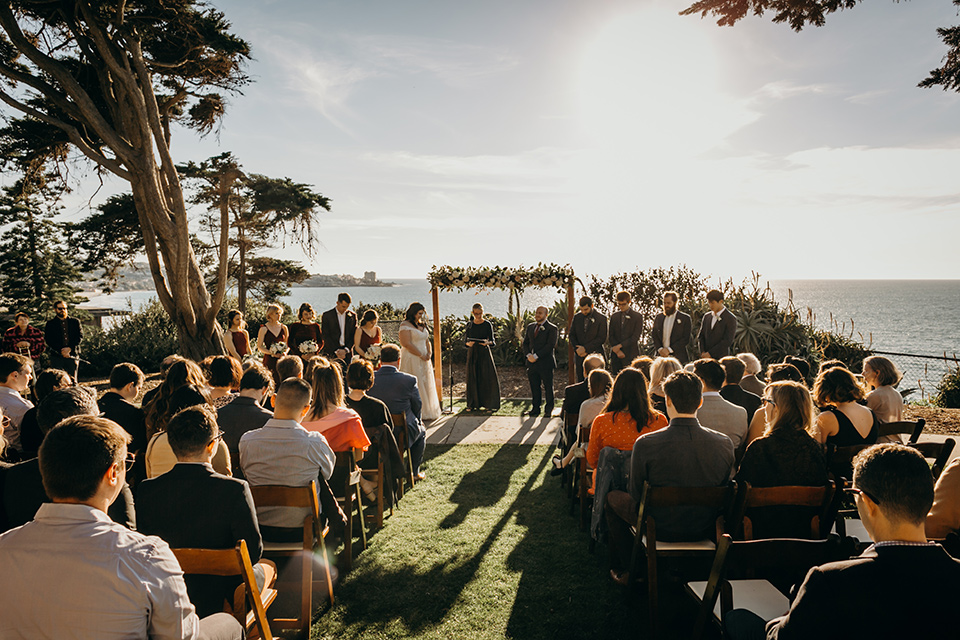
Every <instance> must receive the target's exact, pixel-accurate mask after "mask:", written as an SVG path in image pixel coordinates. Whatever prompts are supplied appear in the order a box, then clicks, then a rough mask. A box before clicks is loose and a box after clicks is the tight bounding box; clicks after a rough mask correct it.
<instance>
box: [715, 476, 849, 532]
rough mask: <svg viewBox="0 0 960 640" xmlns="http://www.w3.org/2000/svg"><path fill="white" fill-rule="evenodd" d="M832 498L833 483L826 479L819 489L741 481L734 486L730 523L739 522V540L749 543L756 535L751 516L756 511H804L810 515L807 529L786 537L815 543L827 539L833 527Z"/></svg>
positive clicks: (833, 511)
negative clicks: (735, 491)
mask: <svg viewBox="0 0 960 640" xmlns="http://www.w3.org/2000/svg"><path fill="white" fill-rule="evenodd" d="M835 497H837V496H836V483H834V481H833V480H828V481H827V484H826V485H824V486H820V487H802V486H782V487H754V486H751V485H750V483H749V482H745V483H742V484H740V486H739V487H738V491H737V501H736V507H735V508H734V510H733V516H732V517H731V519H730V523H731V525H734V524H735V523H739V531H742V536H741V537H742V539H743V540H753V539H755V538H756V536H755V535H754V532H753V519H752V518H751V516H752V515H755V514H757V511H756V509H766V508H771V507H773V508H777V507H788V508H789V507H794V508H796V509H803V508H807V509H809V510H810V512H811V514H812V515H811V516H810V521H809V524H808V526H807V527H806V528H805V529H804V530H798V531H796V532H795V535H791V536H789V537H791V538H803V539H810V540H819V539H823V538H826V537H827V535H828V533H829V531H830V527H832V526H833V524H834V519H835V514H836V509H837V508H838V507H839V502H838V501H837V500H835ZM781 511H782V510H781ZM784 537H786V536H784Z"/></svg>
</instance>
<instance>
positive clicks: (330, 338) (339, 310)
mask: <svg viewBox="0 0 960 640" xmlns="http://www.w3.org/2000/svg"><path fill="white" fill-rule="evenodd" d="M350 302H351V300H350V294H349V293H341V294H340V295H338V296H337V306H335V307H334V308H333V309H330V310H329V311H324V312H323V315H322V316H320V334H321V335H322V336H323V354H324V355H325V356H327V358H329V359H330V360H339V361H340V362H341V363H342V364H341V368H342V369H343V371H346V370H347V367H346V365H347V364H349V363H350V352H351V351H352V350H353V334H354V332H355V331H356V330H357V314H355V313H354V312H353V311H350Z"/></svg>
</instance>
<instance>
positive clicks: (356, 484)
mask: <svg viewBox="0 0 960 640" xmlns="http://www.w3.org/2000/svg"><path fill="white" fill-rule="evenodd" d="M335 455H336V463H335V464H334V466H333V475H332V476H330V488H331V489H333V494H334V495H335V496H336V498H337V502H339V503H340V508H341V509H343V513H344V514H345V515H346V516H347V527H346V529H345V532H346V533H345V535H344V536H343V555H344V557H343V568H344V569H346V570H347V571H349V570H350V568H351V567H352V566H353V525H354V523H356V522H359V523H360V548H361V549H366V548H367V529H366V523H365V521H364V517H363V495H362V494H363V491H362V490H361V489H360V468H359V467H358V466H357V450H356V449H351V450H350V451H339V452H337V453H336V454H335ZM354 511H356V513H357V517H356V518H354Z"/></svg>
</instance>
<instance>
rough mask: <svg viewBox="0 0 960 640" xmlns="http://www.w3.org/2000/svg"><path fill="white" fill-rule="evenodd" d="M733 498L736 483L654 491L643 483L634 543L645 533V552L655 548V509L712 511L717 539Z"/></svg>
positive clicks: (730, 513) (658, 488)
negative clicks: (704, 509)
mask: <svg viewBox="0 0 960 640" xmlns="http://www.w3.org/2000/svg"><path fill="white" fill-rule="evenodd" d="M736 495H737V483H736V482H735V481H731V482H730V483H728V484H726V485H724V486H722V487H654V486H652V485H650V483H648V482H644V483H643V488H642V489H641V493H640V507H639V509H638V511H637V526H636V531H637V539H638V540H639V538H640V534H642V533H645V534H646V537H647V546H648V548H651V547H654V545H655V544H656V523H655V519H654V518H653V516H652V513H651V512H652V511H653V510H655V509H663V508H672V507H704V508H706V509H712V510H715V511H716V514H717V519H716V530H717V533H716V535H717V537H718V538H719V536H720V535H721V534H723V533H725V532H726V529H727V522H728V520H730V516H731V515H732V508H733V506H734V501H735V499H736Z"/></svg>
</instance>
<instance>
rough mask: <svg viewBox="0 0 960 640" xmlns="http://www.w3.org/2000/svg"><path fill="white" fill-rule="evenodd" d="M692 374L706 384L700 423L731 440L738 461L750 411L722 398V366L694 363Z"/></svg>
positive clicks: (718, 364) (703, 361) (702, 360)
mask: <svg viewBox="0 0 960 640" xmlns="http://www.w3.org/2000/svg"><path fill="white" fill-rule="evenodd" d="M693 372H694V373H696V374H697V377H698V378H700V380H702V381H703V404H702V405H701V406H700V410H699V411H697V420H699V421H700V424H702V425H703V426H704V427H706V428H707V429H713V430H714V431H719V432H720V433H722V434H724V435H726V436H727V437H728V438H730V440H731V442H733V446H734V449H736V451H737V456H738V457H739V455H740V454H742V453H743V445H744V442H746V439H747V429H748V427H749V425H748V424H747V410H746V409H744V408H743V407H740V406H737V405H735V404H733V403H732V402H727V401H726V400H724V399H723V397H722V396H721V395H720V388H721V387H722V386H723V382H724V380H725V379H726V374H725V373H724V371H723V366H721V365H720V363H719V362H717V361H716V360H710V359H708V358H702V359H700V360H697V361H696V362H694V363H693Z"/></svg>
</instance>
